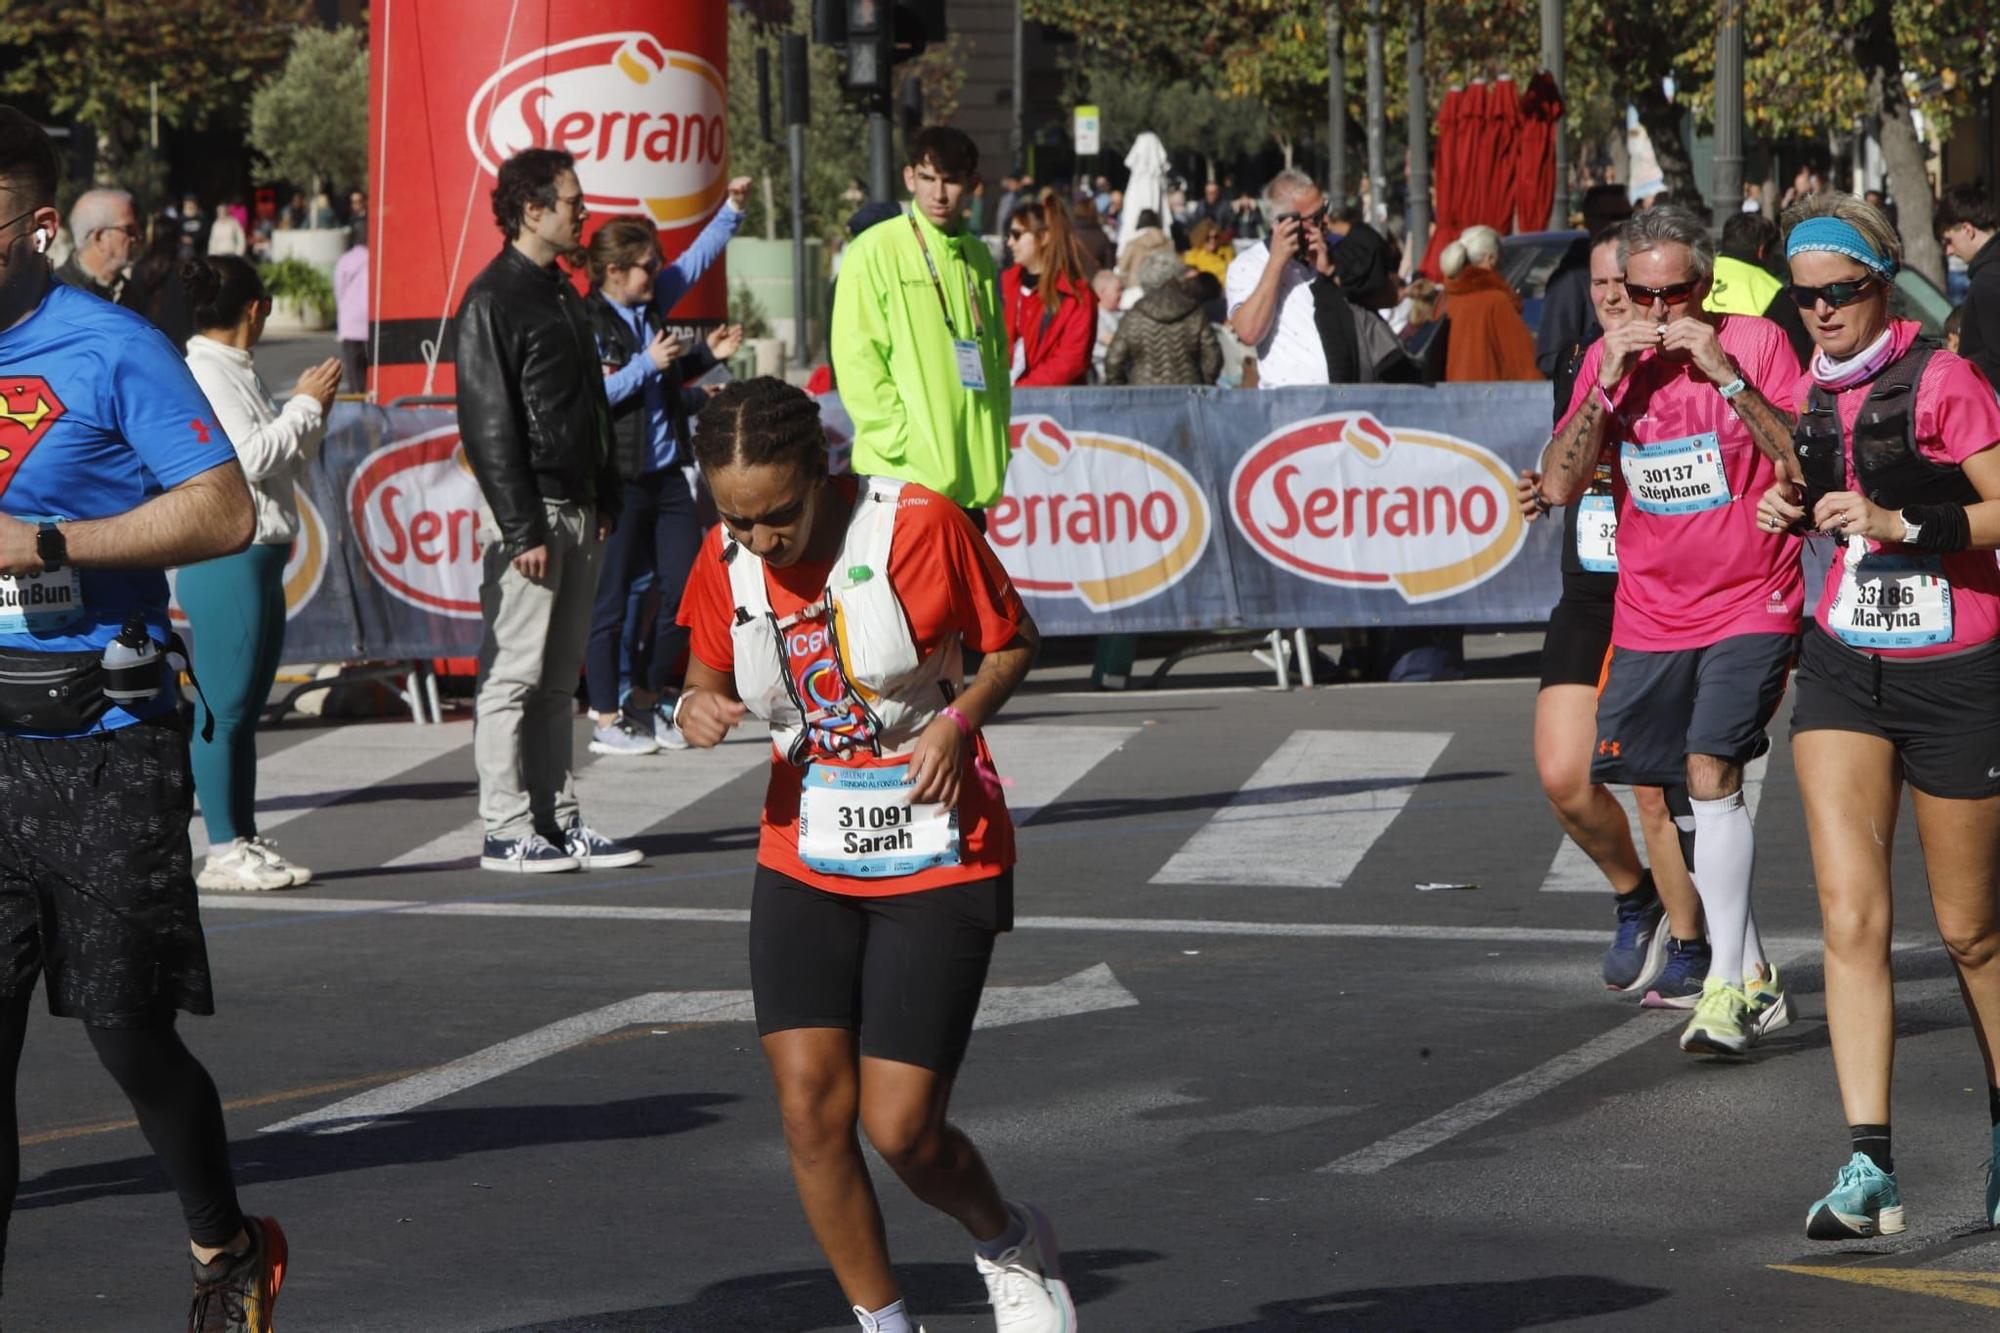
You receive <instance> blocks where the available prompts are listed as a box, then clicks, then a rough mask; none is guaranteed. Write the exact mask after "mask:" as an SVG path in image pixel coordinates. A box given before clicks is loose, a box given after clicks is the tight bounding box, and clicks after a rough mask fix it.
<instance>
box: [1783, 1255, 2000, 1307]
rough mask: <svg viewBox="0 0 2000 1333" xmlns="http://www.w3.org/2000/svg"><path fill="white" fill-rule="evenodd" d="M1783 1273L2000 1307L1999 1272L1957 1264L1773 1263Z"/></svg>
mask: <svg viewBox="0 0 2000 1333" xmlns="http://www.w3.org/2000/svg"><path fill="white" fill-rule="evenodd" d="M1770 1267H1772V1268H1774V1269H1776V1270H1777V1271H1778V1272H1780V1273H1800V1274H1803V1275H1804V1276H1806V1277H1828V1278H1832V1279H1833V1280H1834V1281H1836V1282H1855V1283H1859V1284H1860V1285H1862V1286H1864V1287H1883V1288H1886V1289H1887V1290H1889V1291H1900V1292H1904V1293H1906V1294H1908V1295H1912V1296H1937V1297H1940V1298H1941V1299H1943V1300H1947V1301H1957V1302H1959V1303H1960V1304H1963V1305H1980V1306H1984V1307H1985V1308H1987V1309H1989V1310H2000V1273H1977V1272H1972V1271H1970V1270H1967V1269H1954V1268H1848V1267H1836V1266H1832V1265H1828V1266H1820V1265H1809V1264H1772V1265H1770Z"/></svg>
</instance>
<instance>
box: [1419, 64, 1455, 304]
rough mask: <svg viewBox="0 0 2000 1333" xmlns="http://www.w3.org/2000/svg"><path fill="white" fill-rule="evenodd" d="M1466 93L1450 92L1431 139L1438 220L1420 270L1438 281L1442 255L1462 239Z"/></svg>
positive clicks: (1432, 176) (1435, 220) (1440, 106)
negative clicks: (1460, 164) (1461, 199)
mask: <svg viewBox="0 0 2000 1333" xmlns="http://www.w3.org/2000/svg"><path fill="white" fill-rule="evenodd" d="M1466 105H1467V99H1466V93H1465V91H1464V90H1462V89H1459V88H1453V89H1451V90H1450V91H1448V92H1446V93H1445V95H1444V101H1443V102H1442V103H1440V104H1439V106H1438V116H1437V134H1436V136H1435V137H1434V138H1433V139H1432V140H1431V184H1432V187H1433V193H1434V194H1435V196H1436V209H1435V212H1436V214H1437V216H1436V218H1435V219H1434V220H1433V221H1432V223H1431V237H1430V241H1429V243H1428V245H1427V246H1426V248H1425V250H1424V258H1423V263H1421V264H1419V265H1418V266H1417V268H1418V270H1419V271H1420V272H1422V273H1424V274H1425V275H1427V276H1428V277H1429V278H1430V279H1431V280H1432V281H1434V282H1435V281H1438V280H1439V275H1438V265H1437V261H1438V255H1439V254H1441V253H1443V251H1444V248H1445V246H1447V245H1450V244H1451V243H1452V242H1453V241H1455V240H1457V239H1458V233H1459V230H1460V228H1461V227H1462V226H1463V225H1464V224H1462V223H1461V222H1460V221H1459V211H1460V202H1459V201H1460V198H1461V196H1462V195H1463V193H1464V190H1463V187H1462V182H1463V181H1464V179H1465V172H1464V171H1463V170H1462V169H1461V168H1460V166H1459V161H1458V158H1459V152H1460V144H1461V142H1462V140H1463V138H1464V135H1465V133H1466V130H1465V108H1466Z"/></svg>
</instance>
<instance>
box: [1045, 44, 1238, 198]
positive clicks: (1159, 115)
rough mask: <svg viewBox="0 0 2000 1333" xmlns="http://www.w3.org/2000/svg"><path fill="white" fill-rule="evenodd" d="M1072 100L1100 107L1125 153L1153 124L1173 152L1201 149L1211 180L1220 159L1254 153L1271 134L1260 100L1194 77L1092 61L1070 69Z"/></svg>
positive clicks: (1107, 134)
mask: <svg viewBox="0 0 2000 1333" xmlns="http://www.w3.org/2000/svg"><path fill="white" fill-rule="evenodd" d="M1068 100H1069V101H1071V102H1072V103H1077V104H1084V103H1089V104H1094V105H1095V106H1096V107H1097V109H1098V113H1099V116H1100V118H1101V124H1102V133H1103V137H1104V146H1105V147H1106V149H1108V150H1109V151H1111V152H1113V153H1116V154H1118V155H1120V156H1123V155H1124V153H1125V152H1126V151H1127V150H1128V149H1130V148H1131V146H1132V142H1133V140H1135V139H1137V138H1138V137H1139V136H1140V135H1141V134H1143V133H1144V132H1145V131H1147V130H1152V131H1154V132H1155V133H1157V134H1159V135H1160V136H1161V140H1162V142H1164V143H1166V146H1167V148H1168V150H1169V151H1170V152H1190V153H1198V154H1200V156H1201V159H1202V163H1203V166H1204V168H1205V172H1206V178H1207V179H1209V180H1215V179H1216V178H1217V175H1216V168H1217V165H1218V164H1220V163H1223V162H1227V161H1229V160H1230V159H1232V158H1236V157H1241V156H1244V155H1246V154H1249V153H1254V152H1256V151H1257V150H1258V149H1259V148H1261V147H1263V146H1264V145H1265V144H1266V143H1267V142H1269V141H1270V139H1271V137H1272V135H1271V126H1270V118H1269V116H1268V115H1267V114H1266V113H1265V111H1264V108H1263V106H1262V105H1261V104H1260V103H1258V102H1257V101H1255V100H1253V99H1251V98H1247V97H1232V96H1230V95H1229V94H1228V93H1226V92H1224V91H1222V90H1220V89H1217V88H1215V87H1214V86H1212V85H1210V84H1206V83H1203V82H1200V81H1198V80H1196V79H1193V78H1185V79H1175V80H1172V81H1159V80H1154V79H1146V78H1140V77H1135V76H1134V75H1133V73H1132V71H1131V70H1129V69H1124V68H1120V67H1118V66H1114V65H1108V64H1102V63H1097V62H1089V63H1085V64H1081V65H1078V66H1076V67H1074V68H1073V69H1072V70H1071V71H1070V87H1069V99H1068Z"/></svg>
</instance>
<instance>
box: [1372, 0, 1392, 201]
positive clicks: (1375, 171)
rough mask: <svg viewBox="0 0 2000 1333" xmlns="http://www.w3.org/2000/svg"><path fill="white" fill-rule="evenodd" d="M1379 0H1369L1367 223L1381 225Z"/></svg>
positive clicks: (1384, 188) (1385, 182) (1384, 191)
mask: <svg viewBox="0 0 2000 1333" xmlns="http://www.w3.org/2000/svg"><path fill="white" fill-rule="evenodd" d="M1383 77H1384V76H1383V72H1382V0H1368V224H1369V225H1370V226H1380V225H1381V223H1382V220H1383V219H1384V218H1385V217H1386V216H1387V213H1386V212H1384V210H1385V209H1386V208H1387V206H1388V205H1387V203H1386V201H1387V199H1388V197H1389V178H1388V176H1387V174H1386V173H1385V172H1384V170H1383V166H1382V138H1383V134H1384V132H1385V124H1384V122H1385V120H1386V118H1387V113H1386V111H1385V110H1384V108H1383V105H1382V98H1383V91H1382V84H1383Z"/></svg>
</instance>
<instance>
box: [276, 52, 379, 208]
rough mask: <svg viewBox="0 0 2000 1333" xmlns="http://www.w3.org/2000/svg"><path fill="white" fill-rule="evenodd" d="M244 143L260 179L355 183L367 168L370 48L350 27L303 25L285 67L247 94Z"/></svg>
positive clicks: (318, 185) (317, 187)
mask: <svg viewBox="0 0 2000 1333" xmlns="http://www.w3.org/2000/svg"><path fill="white" fill-rule="evenodd" d="M250 146H251V147H252V148H254V149H256V150H257V152H258V153H260V154H262V155H263V158H264V161H265V163H266V164H267V167H268V170H267V171H266V172H265V173H263V175H264V179H266V180H282V181H289V182H291V183H293V184H299V183H302V182H311V185H312V193H313V195H314V196H317V195H319V193H320V192H321V191H322V190H325V189H326V188H327V186H328V185H329V183H331V182H335V181H340V182H349V183H353V182H359V181H361V180H363V179H365V178H366V176H367V174H368V50H367V48H366V47H365V46H364V45H362V41H361V34H360V33H359V32H358V31H356V30H355V29H353V28H340V29H337V30H335V31H333V32H328V31H326V30H325V29H323V28H305V29H302V30H300V32H299V34H298V36H297V37H296V38H294V39H293V42H292V53H291V55H290V56H289V57H287V58H286V60H285V67H284V69H283V70H282V71H280V72H279V73H277V74H275V75H273V76H272V77H271V78H270V79H268V80H267V81H266V82H265V83H264V85H263V86H262V87H261V88H259V89H258V90H257V91H256V93H255V94H254V95H253V96H252V97H251V98H250Z"/></svg>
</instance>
